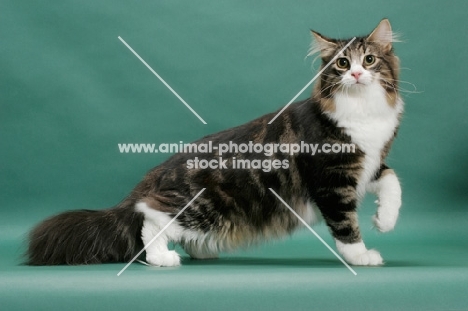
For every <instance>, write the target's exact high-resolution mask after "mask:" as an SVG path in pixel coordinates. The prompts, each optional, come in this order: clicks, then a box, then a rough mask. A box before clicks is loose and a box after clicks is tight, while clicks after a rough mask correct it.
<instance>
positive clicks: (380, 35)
mask: <svg viewBox="0 0 468 311" xmlns="http://www.w3.org/2000/svg"><path fill="white" fill-rule="evenodd" d="M367 41H368V42H375V43H378V44H379V45H380V46H381V47H382V48H383V51H384V52H385V53H386V52H389V51H390V50H391V49H392V42H394V41H395V36H394V34H393V31H392V26H391V25H390V22H389V21H388V19H386V18H384V19H383V20H381V21H380V23H379V25H378V26H377V27H376V28H375V29H374V31H372V33H371V34H370V35H369V36H368V37H367Z"/></svg>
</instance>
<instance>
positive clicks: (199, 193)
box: [117, 188, 206, 276]
mask: <svg viewBox="0 0 468 311" xmlns="http://www.w3.org/2000/svg"><path fill="white" fill-rule="evenodd" d="M205 189H206V188H203V189H202V190H200V192H198V193H197V195H195V196H194V197H193V199H192V200H190V202H188V203H187V205H185V206H184V208H183V209H181V210H180V211H179V212H178V213H177V215H175V216H174V218H172V220H171V221H169V222H168V223H167V225H165V226H164V228H162V229H161V231H159V233H158V234H156V235H155V236H154V238H152V239H151V241H149V243H148V244H147V245H145V247H143V249H142V250H141V251H139V252H138V254H136V255H135V257H133V259H132V260H130V262H129V263H127V265H126V266H125V267H123V269H122V270H120V272H119V273H117V276H120V275H121V274H122V273H123V272H124V271H125V270H126V269H127V268H128V267H129V266H130V265H131V264H132V263H133V262H134V261H135V260H137V258H138V257H139V256H140V255H141V254H142V253H143V252H144V251H145V250H146V249H147V248H148V247H149V246H150V245H151V243H153V242H154V241H155V240H156V239H157V238H158V237H159V236H160V235H161V234H162V233H163V232H164V231H165V230H166V229H167V228H168V227H169V226H170V225H171V224H172V223H173V222H174V221H175V220H176V219H177V217H179V216H180V215H181V214H182V213H183V212H184V211H185V210H186V209H187V208H188V207H189V206H190V204H192V203H193V202H194V201H195V200H196V199H197V198H198V197H199V196H200V195H201V194H202V192H203V191H205Z"/></svg>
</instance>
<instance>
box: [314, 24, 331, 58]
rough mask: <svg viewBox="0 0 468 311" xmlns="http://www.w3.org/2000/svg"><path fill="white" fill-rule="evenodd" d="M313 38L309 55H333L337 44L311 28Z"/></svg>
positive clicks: (323, 56)
mask: <svg viewBox="0 0 468 311" xmlns="http://www.w3.org/2000/svg"><path fill="white" fill-rule="evenodd" d="M311 33H312V36H313V40H312V44H311V46H310V49H309V54H308V55H309V56H310V55H313V54H316V53H319V52H320V57H322V58H325V57H330V56H333V55H334V53H335V51H336V48H337V47H338V45H337V44H336V43H335V42H334V41H333V40H332V39H329V38H327V37H325V36H323V35H321V34H319V33H318V32H315V31H313V30H311Z"/></svg>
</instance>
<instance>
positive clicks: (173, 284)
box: [0, 0, 468, 310]
mask: <svg viewBox="0 0 468 311" xmlns="http://www.w3.org/2000/svg"><path fill="white" fill-rule="evenodd" d="M466 4H467V2H466V1H463V0H460V1H403V0H399V1H391V2H390V1H370V0H368V1H362V0H361V1H311V0H309V1H245V0H242V1H227V0H221V1H206V0H205V1H158V0H154V1H149V0H145V1H120V0H113V1H110V0H105V1H104V0H95V1H89V0H86V1H65V0H61V1H57V0H55V1H46V2H40V1H13V0H3V1H1V2H0V12H1V13H0V56H1V57H0V62H1V67H0V87H1V91H0V135H1V136H0V137H1V141H0V142H1V149H0V159H1V161H0V172H1V179H0V189H1V190H0V191H1V195H2V197H1V210H0V230H1V240H0V306H1V307H0V308H2V309H5V310H15V309H18V310H20V309H25V308H32V309H35V310H53V309H63V308H65V307H66V308H68V309H71V310H73V309H76V310H78V309H79V310H82V309H97V308H99V309H110V308H112V309H113V310H126V309H134V308H137V309H140V308H152V309H155V310H163V309H171V310H173V309H194V310H196V309H205V310H208V309H212V310H218V309H250V310H253V309H269V310H272V309H278V310H285V309H317V310H325V309H333V310H338V309H350V310H385V309H389V310H392V309H407V310H409V309H411V310H414V309H420V310H467V309H468V298H467V294H468V289H467V282H468V263H467V262H468V260H467V258H468V242H467V233H468V220H467V209H466V208H467V199H468V182H467V181H468V180H467V179H468V178H467V171H468V162H467V158H468V143H467V142H468V134H467V133H468V131H467V130H468V123H467V113H466V107H467V87H466V79H465V78H466V73H467V72H468V65H467V64H468V62H467V61H466V51H467V50H468V40H467V37H466V30H467V19H468V13H467V9H468V8H467V5H466ZM383 17H388V18H389V19H390V21H391V23H392V26H393V29H394V30H395V31H398V32H401V34H402V39H403V42H402V43H398V44H395V49H396V52H397V54H398V55H399V57H400V59H401V64H402V67H403V69H402V72H401V80H402V83H401V88H402V89H404V90H407V91H411V92H409V93H408V92H404V93H403V96H404V99H405V102H406V112H405V115H404V118H403V120H402V125H401V130H400V133H399V136H398V139H397V140H396V141H395V144H394V146H393V149H392V152H391V154H390V156H389V159H388V162H389V164H390V165H391V166H392V167H393V168H394V169H395V170H396V171H397V173H398V174H399V176H400V179H401V182H402V186H403V208H402V212H401V218H400V221H399V223H398V225H397V228H396V230H395V231H394V232H391V233H389V234H379V233H377V232H375V231H373V230H371V221H370V217H371V215H372V214H373V213H374V212H375V206H374V203H373V200H374V198H372V197H369V198H367V199H366V201H365V202H364V204H363V206H362V208H361V212H360V221H361V226H362V231H363V235H364V239H365V241H366V243H367V245H368V246H369V247H375V248H377V249H378V250H380V251H381V253H382V255H383V257H384V259H385V260H386V262H387V264H386V265H385V266H384V267H380V268H363V267H361V268H360V267H357V268H355V270H356V272H357V273H358V275H357V276H353V275H352V274H351V273H350V272H349V271H348V270H347V269H346V268H345V267H344V266H343V265H342V264H341V263H340V262H339V261H338V260H337V259H336V258H335V257H334V256H333V255H332V254H331V253H330V252H329V251H328V250H327V249H326V248H325V247H324V246H323V245H322V244H321V243H320V242H319V241H318V240H317V239H316V238H315V237H314V236H313V235H312V234H311V233H310V232H308V231H299V232H298V233H297V234H295V235H293V236H292V237H290V238H287V239H285V240H284V241H277V242H271V243H267V244H265V245H262V246H259V247H257V248H254V249H249V250H241V251H238V252H235V253H232V254H224V255H223V256H222V257H221V259H220V260H218V261H207V262H200V261H193V260H190V259H188V257H187V256H186V255H184V258H183V266H182V267H179V268H174V269H161V268H154V267H146V266H143V265H140V264H133V265H132V266H131V267H130V268H129V269H128V270H126V271H125V272H124V273H123V274H122V276H120V277H117V276H116V274H117V272H119V270H120V269H121V268H123V265H119V264H117V265H114V264H112V265H95V266H80V267H62V266H61V267H28V266H23V265H21V253H22V252H23V251H24V249H25V243H24V241H25V237H26V234H27V232H28V230H29V229H30V228H31V227H32V226H33V225H34V224H36V223H37V222H38V221H40V220H42V219H43V218H45V217H48V216H50V215H52V214H55V213H58V212H61V211H65V210H69V209H77V208H104V207H108V206H112V205H114V204H116V203H117V202H119V201H120V199H122V198H123V197H124V196H125V195H126V194H127V193H129V191H130V190H131V189H132V187H133V186H134V185H135V184H136V183H137V182H138V181H139V180H140V179H141V178H142V177H143V176H144V174H145V172H146V171H148V170H149V169H150V168H152V167H154V166H156V165H157V164H159V163H161V162H162V161H163V160H164V159H166V158H167V157H168V155H163V154H156V155H155V154H133V155H130V154H120V153H119V151H118V148H117V144H118V143H170V142H178V141H180V140H182V141H184V142H189V141H192V140H194V139H196V138H199V137H201V136H204V135H206V134H209V133H213V132H216V131H219V130H222V129H225V128H228V127H232V126H235V125H238V124H242V123H244V122H247V121H249V120H251V119H253V118H255V117H257V116H259V115H262V114H265V113H267V112H271V111H274V110H276V109H278V108H280V107H282V106H283V105H284V104H286V103H287V102H288V101H289V100H290V99H291V98H292V97H293V96H294V95H295V94H296V93H297V92H298V91H299V90H300V89H301V88H302V87H303V86H304V85H305V84H306V83H307V82H308V81H309V80H310V79H311V78H312V77H313V76H314V74H315V72H316V67H317V66H318V62H316V63H315V65H314V66H311V62H312V60H311V59H310V58H308V59H305V55H306V54H307V49H308V46H309V43H310V33H309V29H311V28H312V29H314V30H317V31H319V32H321V33H323V34H325V35H328V36H331V37H352V36H355V35H362V34H367V33H369V32H370V31H371V30H372V29H373V28H374V27H375V26H376V25H377V23H378V22H379V21H380V20H381V19H382V18H383ZM118 36H121V37H122V38H123V39H124V40H126V41H127V42H128V44H130V46H132V47H133V48H134V49H135V50H136V51H137V52H138V53H139V54H140V55H141V57H142V58H143V59H145V60H146V61H147V62H148V64H149V65H150V66H152V67H153V69H154V70H156V72H158V73H159V74H160V75H161V76H163V77H164V79H165V80H166V81H167V82H168V83H169V84H170V85H171V86H172V87H173V88H174V89H175V90H176V91H178V92H179V94H180V95H181V96H182V97H183V98H184V99H185V100H186V101H187V102H188V103H189V104H190V105H191V106H192V107H193V108H194V109H195V110H196V111H197V112H198V113H199V114H200V115H201V116H202V117H203V119H204V120H205V121H206V122H207V123H208V124H207V125H203V124H202V123H201V122H200V121H199V120H198V119H197V118H196V117H195V116H194V115H193V114H192V113H191V112H190V111H189V110H188V109H187V108H186V107H185V106H184V105H183V104H182V103H180V102H179V101H178V100H177V99H176V98H175V97H174V96H173V94H171V93H170V92H169V91H168V90H167V89H166V88H165V86H163V85H162V84H161V82H160V81H158V80H157V79H156V77H155V76H154V75H152V73H151V72H150V71H149V70H148V69H147V68H145V67H144V65H143V64H142V63H141V62H140V61H139V60H138V59H137V58H136V57H135V56H134V55H133V54H131V52H130V51H129V50H128V49H127V48H126V47H125V46H124V45H123V44H122V43H121V42H120V41H119V40H118V38H117V37H118ZM413 84H414V85H415V88H414V87H413ZM413 91H416V92H413ZM309 93H310V91H309V90H308V91H306V93H304V94H303V95H302V96H301V98H305V97H306V96H308V94H309ZM316 230H317V232H318V233H319V234H320V235H321V236H322V237H323V238H324V239H325V241H327V243H329V244H331V245H332V244H333V240H332V238H331V237H330V235H329V234H328V232H327V230H326V228H325V226H324V225H323V224H322V225H318V226H317V227H316Z"/></svg>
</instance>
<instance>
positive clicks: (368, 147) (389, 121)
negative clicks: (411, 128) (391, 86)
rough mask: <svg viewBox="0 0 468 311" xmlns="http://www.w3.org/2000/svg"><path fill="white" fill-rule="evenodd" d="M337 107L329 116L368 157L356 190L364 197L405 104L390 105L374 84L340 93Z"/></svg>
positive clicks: (382, 90) (380, 89) (383, 93)
mask: <svg viewBox="0 0 468 311" xmlns="http://www.w3.org/2000/svg"><path fill="white" fill-rule="evenodd" d="M334 104H335V109H334V111H329V112H327V114H328V115H329V116H330V117H331V118H332V119H333V120H335V121H336V122H337V125H338V127H340V128H343V129H344V131H345V132H346V134H348V135H349V136H350V137H351V141H352V142H353V143H354V144H356V146H357V147H358V148H359V149H360V150H362V151H363V152H364V154H365V157H364V163H362V166H363V172H362V174H361V178H360V180H359V181H358V189H357V191H358V195H359V196H363V195H364V192H365V186H366V184H367V183H368V182H369V181H370V180H371V178H372V177H373V175H374V174H375V172H376V170H377V169H378V168H379V166H380V162H381V155H382V151H383V149H384V147H385V145H386V144H387V142H389V141H390V140H391V139H392V138H393V136H394V133H395V130H396V127H397V126H398V123H399V115H400V113H401V112H402V110H403V102H402V100H401V99H400V98H398V99H397V100H396V104H395V105H391V104H389V103H388V99H387V94H386V91H385V90H384V88H383V87H382V86H381V85H380V83H379V82H378V81H374V82H373V83H371V84H369V85H362V86H357V87H350V88H349V89H345V90H342V91H339V92H337V93H336V94H335V96H334Z"/></svg>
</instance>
